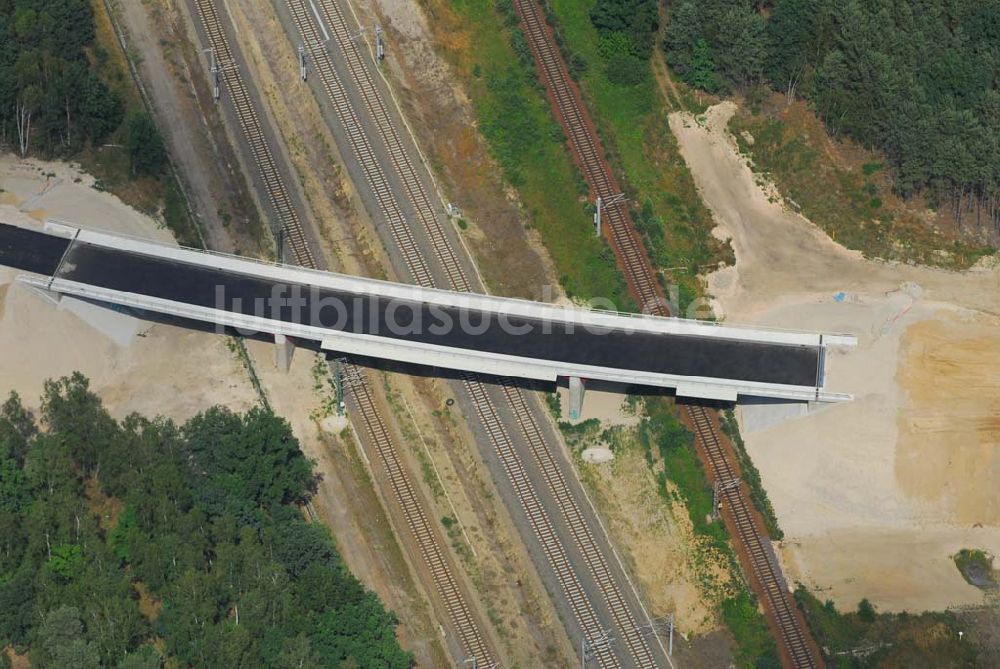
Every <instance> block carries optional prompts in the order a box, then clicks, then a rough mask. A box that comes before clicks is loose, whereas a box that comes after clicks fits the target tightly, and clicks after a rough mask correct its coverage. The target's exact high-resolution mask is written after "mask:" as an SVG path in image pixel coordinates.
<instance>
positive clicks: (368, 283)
mask: <svg viewBox="0 0 1000 669" xmlns="http://www.w3.org/2000/svg"><path fill="white" fill-rule="evenodd" d="M45 230H46V231H47V232H49V233H51V234H56V235H59V236H63V237H68V238H71V239H72V238H73V237H74V236H75V237H76V240H77V241H79V242H85V243H88V244H93V245H96V246H104V247H107V248H113V249H117V250H121V251H128V252H133V253H140V254H146V255H154V256H159V257H161V258H166V259H171V260H177V261H178V262H183V263H188V264H192V265H198V266H201V267H207V268H211V269H216V270H222V271H227V272H235V273H239V274H248V275H251V276H256V277H260V278H265V279H269V280H272V281H279V282H284V283H289V284H305V285H310V286H317V287H319V288H326V289H331V290H336V291H343V292H349V293H354V294H360V295H366V296H367V295H373V296H380V297H385V298H390V299H393V298H395V299H400V300H406V301H410V302H426V303H429V304H437V305H440V306H444V307H458V308H464V309H470V310H476V311H484V312H490V313H495V314H507V315H508V316H520V317H523V318H531V319H538V320H549V321H552V322H562V323H574V324H579V325H587V326H596V327H604V328H610V329H615V330H624V331H626V332H629V331H632V332H651V333H657V334H674V335H688V336H696V337H708V338H713V339H733V340H737V341H745V342H760V343H767V344H789V345H798V346H823V347H826V346H846V347H853V346H856V345H857V337H856V336H855V335H852V334H843V333H819V332H803V331H795V330H782V329H776V328H775V329H772V328H762V327H751V326H742V325H732V324H718V323H713V322H710V321H698V320H691V319H683V318H664V317H662V316H649V315H643V314H627V313H618V312H609V311H599V310H591V309H584V308H580V307H572V306H562V305H555V304H546V303H544V302H533V301H531V300H522V299H516V298H509V297H495V296H492V295H482V294H477V293H459V292H454V291H449V290H440V289H436V288H420V287H418V286H413V285H409V284H400V283H393V282H391V281H381V280H378V279H369V278H365V277H357V276H349V275H346V274H337V273H335V272H325V271H321V270H312V269H307V268H303V267H295V266H292V265H281V264H275V263H269V262H265V261H259V260H253V259H249V258H241V257H237V256H231V255H226V254H221V253H215V252H206V251H197V250H193V249H186V248H181V247H177V246H169V245H166V244H160V243H157V242H151V241H147V240H142V239H135V238H131V237H127V236H122V235H118V234H109V233H105V232H98V231H94V230H85V229H79V228H76V227H74V226H71V225H68V224H66V223H63V222H60V221H51V220H50V221H46V223H45ZM78 230H79V234H77V231H78Z"/></svg>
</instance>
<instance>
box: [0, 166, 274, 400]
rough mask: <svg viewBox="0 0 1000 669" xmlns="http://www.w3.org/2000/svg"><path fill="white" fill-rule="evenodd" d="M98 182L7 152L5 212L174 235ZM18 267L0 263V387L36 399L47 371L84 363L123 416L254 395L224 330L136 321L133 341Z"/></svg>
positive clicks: (26, 221) (28, 223)
mask: <svg viewBox="0 0 1000 669" xmlns="http://www.w3.org/2000/svg"><path fill="white" fill-rule="evenodd" d="M51 174H55V176H54V177H52V176H47V175H51ZM92 183H93V179H92V178H91V177H89V176H88V175H86V174H84V173H82V172H79V171H78V170H76V169H75V168H73V167H71V166H68V165H65V164H61V163H47V162H42V161H35V160H29V161H21V160H17V159H15V158H13V157H11V156H0V188H2V189H3V193H2V198H3V199H2V200H0V221H3V222H5V223H13V224H17V225H22V226H25V227H40V226H41V221H42V220H44V219H45V218H55V219H59V218H62V219H65V220H67V221H72V222H73V223H76V224H80V225H84V226H87V227H90V228H95V229H104V230H111V231H114V232H120V233H125V234H131V235H139V236H142V237H145V238H153V239H157V240H159V241H164V242H172V238H171V237H170V235H169V233H168V232H167V231H165V230H163V229H161V228H159V227H158V226H157V224H156V222H155V221H153V220H152V219H150V218H148V217H146V216H143V215H142V214H140V213H139V212H137V211H135V210H134V209H132V208H130V207H128V206H126V205H124V204H123V203H122V202H121V201H119V200H118V199H117V198H115V197H114V196H112V195H109V194H107V193H102V192H99V191H97V190H94V189H93V187H92V185H91V184H92ZM14 276H15V272H14V271H12V270H9V269H0V314H2V315H0V351H3V352H4V354H3V355H2V356H0V396H3V397H6V396H7V394H8V393H9V392H11V391H12V390H16V391H17V392H18V393H19V394H20V395H21V397H22V399H23V400H24V402H25V404H26V405H27V406H29V407H37V406H38V400H39V396H40V394H41V392H42V387H43V384H44V381H45V380H46V379H50V378H58V377H60V376H65V375H67V374H71V373H73V372H74V371H81V372H83V373H84V374H85V375H86V376H88V377H89V378H90V381H91V388H92V389H93V390H94V391H95V392H97V393H98V394H99V395H100V396H101V397H102V398H103V399H104V402H105V406H107V408H108V409H109V411H111V413H112V414H113V415H115V416H116V417H119V418H121V417H123V416H125V415H126V414H128V413H131V412H133V411H138V412H141V413H144V414H148V415H157V414H159V415H163V416H167V417H170V418H174V419H177V420H185V419H187V418H189V417H190V416H191V415H193V414H194V413H197V412H198V411H200V410H202V409H206V408H208V407H209V406H212V405H214V404H225V405H227V406H229V407H232V408H234V409H237V410H242V409H245V408H248V407H249V406H251V405H252V404H253V403H254V402H255V399H256V395H255V393H254V390H253V388H252V387H251V385H250V384H249V383H248V381H247V378H246V373H245V371H244V370H243V368H242V366H241V365H240V364H239V362H238V361H237V360H236V358H235V357H234V356H233V354H232V353H231V352H230V351H229V350H228V349H227V347H226V339H224V338H222V337H217V336H215V335H212V334H206V333H198V332H190V331H186V330H180V329H178V328H173V327H169V326H165V325H152V324H150V323H139V324H138V326H137V332H136V334H135V336H134V337H131V338H130V341H129V343H128V345H126V346H119V345H118V344H116V343H115V342H114V341H112V339H110V338H109V337H108V336H107V335H106V334H104V333H103V332H101V331H98V330H96V329H94V328H92V327H90V326H89V325H87V324H86V323H84V322H83V321H82V320H81V319H80V318H79V317H78V316H76V315H75V314H74V313H72V312H70V311H67V310H66V309H60V308H58V307H57V306H56V305H55V304H53V303H52V302H51V301H50V300H48V299H47V298H45V297H43V296H41V295H40V294H39V293H37V292H35V291H33V290H31V289H29V288H26V287H25V286H24V285H22V284H19V283H14V282H13V279H14Z"/></svg>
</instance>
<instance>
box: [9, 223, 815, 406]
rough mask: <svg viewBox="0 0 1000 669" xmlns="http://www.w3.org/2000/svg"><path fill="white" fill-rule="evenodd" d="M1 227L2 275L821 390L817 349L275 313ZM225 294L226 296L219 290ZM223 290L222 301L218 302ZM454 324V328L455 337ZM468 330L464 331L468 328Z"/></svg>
mask: <svg viewBox="0 0 1000 669" xmlns="http://www.w3.org/2000/svg"><path fill="white" fill-rule="evenodd" d="M68 244H69V242H68V240H65V239H62V238H59V237H54V236H50V235H46V234H42V233H36V232H31V231H26V230H21V229H19V228H14V227H12V226H6V225H2V224H0V265H7V266H11V267H15V268H18V269H22V270H26V271H29V272H34V273H38V274H43V275H49V276H51V275H52V274H53V273H55V272H56V271H58V272H59V278H63V279H69V280H72V281H78V282H80V283H85V284H90V285H94V286H100V287H103V288H107V289H113V290H119V291H124V292H130V293H137V294H142V295H147V296H151V297H158V298H162V299H166V300H173V301H176V302H182V303H187V304H192V305H197V306H201V307H210V308H225V309H227V310H230V311H235V312H239V313H243V314H248V315H258V316H263V317H265V318H272V319H275V320H281V321H285V322H296V323H300V324H306V325H317V326H322V327H327V328H331V329H333V330H339V331H347V332H353V333H362V334H371V335H374V336H379V337H386V338H390V339H406V340H408V341H419V342H424V343H427V344H435V345H440V346H450V347H455V348H460V349H475V350H478V351H485V352H492V353H498V354H508V355H516V356H522V357H527V358H537V359H547V360H555V361H561V362H567V363H576V364H583V365H594V366H599V367H609V368H615V369H624V370H636V371H646V372H658V373H662V374H675V375H681V376H699V377H709V378H725V379H734V380H740V381H749V382H755V383H775V384H787V385H795V386H808V387H815V386H816V385H817V381H818V379H817V375H818V373H819V364H818V356H819V355H820V349H819V347H814V346H795V345H788V344H771V343H760V342H745V341H737V340H731V339H715V338H710V337H698V336H688V335H672V334H659V333H649V332H626V331H624V330H610V331H609V330H604V331H600V332H598V331H591V330H589V329H585V328H584V327H583V326H581V325H580V324H576V325H567V324H564V323H560V322H550V323H547V324H543V323H542V321H540V320H536V319H530V318H522V317H515V316H504V318H503V320H501V318H499V317H498V316H497V315H496V314H485V316H486V317H485V318H484V312H479V311H474V310H467V309H466V310H463V309H460V308H458V307H440V306H436V305H430V304H428V303H422V302H416V301H401V300H398V299H393V300H390V299H386V298H378V297H373V296H368V295H359V294H354V293H349V292H340V291H335V290H330V289H326V288H322V289H321V288H316V287H313V286H309V285H306V284H289V285H286V286H283V287H284V290H283V291H282V293H281V294H282V295H283V296H284V297H285V298H287V297H288V296H289V295H290V294H292V291H293V290H295V291H298V294H299V296H300V298H301V299H300V300H299V302H298V306H295V305H294V304H292V303H290V302H289V301H288V300H284V304H278V303H275V302H274V301H273V300H270V299H269V298H271V297H272V295H274V287H275V284H274V282H273V281H271V280H267V279H261V278H258V277H254V276H251V275H248V274H238V273H233V272H229V271H223V270H217V269H212V268H207V267H201V266H197V265H192V264H187V263H183V262H179V261H176V260H170V259H163V258H159V257H156V256H151V255H144V254H138V253H131V252H126V251H120V250H116V249H111V248H106V247H102V246H95V245H90V244H86V243H80V242H76V243H74V244H73V246H72V248H71V249H70V250H69V252H68V253H66V254H65V259H63V255H64V252H65V251H66V248H67V245H68ZM220 287H221V288H220ZM220 290H221V292H222V296H223V299H222V300H221V301H220ZM449 324H450V327H449ZM464 324H467V326H465V327H463V325H464Z"/></svg>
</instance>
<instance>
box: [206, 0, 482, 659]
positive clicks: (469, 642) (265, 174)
mask: <svg viewBox="0 0 1000 669" xmlns="http://www.w3.org/2000/svg"><path fill="white" fill-rule="evenodd" d="M195 7H196V9H197V13H198V16H199V18H200V20H201V22H202V26H203V27H204V29H205V34H206V36H207V37H208V41H209V45H210V46H211V48H212V49H213V50H214V51H215V58H216V63H218V64H219V68H220V72H219V76H220V79H221V80H222V83H224V84H225V90H226V92H227V94H229V95H230V96H231V97H232V103H233V108H234V110H235V112H236V115H237V118H238V120H239V124H240V129H241V131H242V133H243V136H244V139H245V140H246V142H247V145H248V146H249V147H250V151H251V154H252V156H253V158H254V162H255V163H256V166H257V168H258V170H259V176H260V178H261V181H262V182H263V184H264V186H265V188H266V190H267V192H268V196H269V198H270V201H271V204H272V206H274V208H275V211H276V212H277V215H278V217H279V221H280V223H281V226H282V230H283V231H284V232H285V235H286V238H287V239H288V240H289V246H290V248H291V250H292V253H293V255H294V257H295V261H296V262H297V263H298V264H299V265H301V266H303V267H308V268H311V269H316V268H317V263H316V259H315V257H314V256H313V254H312V251H311V249H310V248H309V246H308V244H307V242H306V237H305V231H304V228H303V227H302V222H301V220H300V219H299V216H298V214H297V213H296V211H295V208H294V207H293V206H292V204H291V200H290V198H289V197H288V193H287V191H286V189H285V186H284V183H283V180H282V177H281V174H280V172H279V171H278V169H277V166H276V165H275V161H274V156H273V154H272V152H271V150H270V147H269V145H268V143H267V140H266V138H265V136H264V133H263V130H262V127H261V124H260V119H259V117H258V116H257V112H256V110H255V109H254V106H253V104H252V102H251V100H250V96H249V93H248V91H247V88H246V85H245V84H244V82H243V80H242V77H241V76H240V74H239V71H238V69H237V68H236V67H235V66H233V65H234V64H235V61H234V59H233V56H232V51H231V50H230V47H229V43H228V39H227V37H226V34H225V32H224V30H223V27H222V25H221V23H220V21H219V17H218V14H217V12H216V10H215V6H214V4H213V2H212V1H211V0H195ZM355 120H356V119H355ZM362 139H364V137H363V135H362ZM361 148H362V149H363V148H364V145H363V144H362V145H361ZM368 151H369V152H370V151H371V147H370V145H369V146H368ZM370 157H371V158H372V160H370V161H369V162H370V164H372V165H377V161H375V160H374V156H373V154H370ZM369 185H370V186H372V188H373V190H374V189H376V188H380V189H381V190H382V191H383V192H385V193H388V194H389V195H390V196H391V191H390V189H389V188H388V185H387V184H385V182H384V175H382V180H381V181H379V180H378V175H377V174H373V175H372V181H371V182H370V184H369ZM390 204H391V203H390ZM396 211H398V209H397V210H396ZM396 220H397V221H399V222H400V223H401V224H402V225H401V227H402V228H404V229H406V232H407V233H408V228H406V226H405V221H403V219H402V216H401V215H399V216H398V217H397V219H396ZM404 239H405V237H404ZM414 246H415V245H414ZM411 262H412V263H413V266H414V267H415V268H417V271H419V268H420V263H421V262H422V257H419V255H418V257H414V258H412V259H411ZM424 271H427V270H426V265H424ZM427 276H429V272H428V275H427ZM348 373H349V374H350V376H351V379H352V382H351V390H352V392H351V393H350V398H351V402H352V403H353V404H354V409H355V411H354V416H355V417H360V418H361V421H362V423H363V424H364V428H365V432H366V434H367V436H368V438H369V441H370V442H371V443H372V444H373V445H374V446H375V449H376V451H377V452H378V454H379V458H380V460H381V462H382V465H383V467H384V468H385V471H386V474H387V477H388V479H389V483H390V486H391V488H392V490H393V494H394V496H395V498H396V502H397V503H398V504H399V507H400V509H401V510H402V512H403V516H404V518H405V519H406V523H407V525H408V526H409V528H410V531H411V533H412V536H413V538H414V541H415V543H416V544H417V548H418V550H419V551H420V554H421V557H422V559H423V561H424V564H425V565H426V567H427V569H428V571H429V573H430V575H431V579H432V581H433V582H434V585H435V587H436V589H437V592H438V595H439V596H440V598H441V600H442V602H443V604H444V607H445V610H446V611H447V613H448V616H449V618H450V620H451V623H452V625H453V626H454V629H455V631H456V633H457V634H458V637H459V640H460V642H461V645H462V648H463V650H464V652H465V653H466V657H469V658H476V661H477V663H478V664H480V665H481V666H484V667H485V666H490V664H491V662H492V661H493V653H492V651H491V650H490V649H489V645H488V644H487V643H486V641H485V639H484V638H483V635H482V633H481V631H480V629H479V625H478V623H477V621H476V619H475V617H474V616H473V614H472V610H471V608H470V607H469V605H468V602H467V601H466V599H465V595H464V594H463V593H462V590H461V589H460V588H459V586H458V583H457V581H456V579H455V576H454V573H453V572H452V570H451V566H450V564H449V563H448V561H447V560H446V559H445V553H444V551H443V550H442V548H441V545H440V542H439V540H438V537H437V535H436V534H435V533H434V530H433V526H432V524H431V522H430V520H429V519H428V517H427V514H426V512H425V511H424V509H423V507H422V506H421V504H420V502H419V501H418V496H417V494H416V492H415V490H414V488H413V485H412V483H411V482H410V480H409V477H408V476H407V474H406V471H405V469H404V468H403V466H402V463H401V462H400V460H399V457H398V452H397V449H396V446H395V444H394V443H393V439H392V435H391V433H390V432H389V430H388V427H387V426H386V424H385V422H384V421H383V420H382V418H381V416H380V414H379V412H378V410H377V407H376V406H375V402H374V399H373V396H372V393H371V388H370V387H369V385H368V381H367V379H366V378H365V376H364V373H363V372H362V370H360V369H359V368H356V367H354V366H350V367H349V370H348ZM306 509H307V512H308V514H309V516H310V518H311V519H313V520H315V519H316V512H315V509H313V507H312V504H311V503H309V504H308V505H307V507H306Z"/></svg>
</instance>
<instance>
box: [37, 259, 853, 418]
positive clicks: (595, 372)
mask: <svg viewBox="0 0 1000 669" xmlns="http://www.w3.org/2000/svg"><path fill="white" fill-rule="evenodd" d="M18 281H21V282H23V283H26V284H28V285H31V286H34V287H36V288H40V289H42V290H47V291H52V292H56V293H61V294H65V295H74V296H77V297H82V298H87V299H91V300H97V301H101V302H108V303H111V304H117V305H121V306H126V307H132V308H136V309H141V310H146V311H151V312H155V313H160V314H166V315H170V316H176V317H181V318H188V319H192V320H197V321H201V322H205V323H213V324H216V325H222V326H229V327H233V328H238V329H240V330H243V331H245V332H257V333H266V334H271V335H285V336H287V337H292V338H299V339H307V340H312V341H315V342H319V343H320V345H321V347H322V348H323V349H326V350H331V351H338V352H341V353H347V354H353V355H363V356H369V357H373V358H381V359H387V360H394V361H397V362H404V363H414V364H420V365H432V366H436V367H441V368H444V369H453V370H460V371H469V372H475V373H481V374H491V375H496V376H509V377H517V378H525V379H534V380H540V381H555V380H556V379H557V378H558V377H560V376H565V377H570V376H577V377H581V378H586V379H596V380H603V381H610V382H615V383H624V384H638V385H646V386H656V387H662V388H672V389H675V390H676V392H677V394H678V395H680V396H682V397H692V398H700V399H712V400H725V401H736V400H737V399H738V397H740V396H752V397H767V398H775V399H783V400H795V401H812V402H842V401H847V400H850V399H852V396H851V395H847V394H842V393H829V392H825V391H823V390H822V389H821V388H813V387H808V386H790V385H781V384H773V383H753V382H746V381H734V380H729V379H717V378H707V377H696V376H677V375H672V374H658V373H653V372H643V371H630V370H621V369H612V368H607V367H596V366H591V365H579V364H571V363H564V362H557V361H551V360H544V359H538V358H525V357H520V356H513V355H503V354H497V353H489V352H481V351H475V350H471V349H455V348H451V347H447V346H438V345H434V344H427V343H423V342H415V341H410V340H405V339H388V338H385V337H375V336H371V335H363V334H355V333H350V332H341V331H334V330H330V329H328V328H322V327H316V326H311V325H301V324H298V323H288V322H285V321H279V320H272V319H268V318H261V317H259V316H250V315H246V314H237V313H233V312H230V311H225V310H220V309H213V308H209V307H200V306H195V305H191V304H185V303H183V302H175V301H173V300H164V299H161V298H157V297H150V296H148V295H139V294H136V293H128V292H124V291H119V290H112V289H108V288H100V287H97V286H91V285H89V284H84V283H79V282H76V281H70V280H67V279H59V278H40V277H36V276H28V275H20V276H18Z"/></svg>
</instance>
